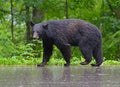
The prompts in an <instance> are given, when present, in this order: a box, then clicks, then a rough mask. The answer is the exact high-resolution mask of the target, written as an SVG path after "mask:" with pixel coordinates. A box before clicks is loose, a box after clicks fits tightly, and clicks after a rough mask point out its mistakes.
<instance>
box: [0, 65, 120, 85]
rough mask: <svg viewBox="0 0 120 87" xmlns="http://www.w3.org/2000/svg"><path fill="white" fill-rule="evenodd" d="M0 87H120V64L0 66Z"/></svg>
mask: <svg viewBox="0 0 120 87" xmlns="http://www.w3.org/2000/svg"><path fill="white" fill-rule="evenodd" d="M0 87H120V66H101V67H99V68H95V67H91V66H81V65H80V66H70V67H63V66H49V65H48V66H45V67H42V68H41V67H36V66H0Z"/></svg>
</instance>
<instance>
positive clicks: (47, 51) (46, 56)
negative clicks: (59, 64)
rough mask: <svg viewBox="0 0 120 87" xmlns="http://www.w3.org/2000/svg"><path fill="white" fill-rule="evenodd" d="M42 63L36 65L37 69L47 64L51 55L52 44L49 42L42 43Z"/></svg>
mask: <svg viewBox="0 0 120 87" xmlns="http://www.w3.org/2000/svg"><path fill="white" fill-rule="evenodd" d="M43 48H44V50H43V61H42V63H41V64H38V65H37V66H38V67H43V66H45V65H46V64H47V62H48V61H49V59H50V56H51V55H52V50H53V43H52V41H50V40H47V41H43Z"/></svg>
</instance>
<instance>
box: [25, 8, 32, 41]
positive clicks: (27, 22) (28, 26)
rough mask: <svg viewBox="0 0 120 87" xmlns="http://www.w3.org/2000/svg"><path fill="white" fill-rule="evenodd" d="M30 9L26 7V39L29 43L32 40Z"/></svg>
mask: <svg viewBox="0 0 120 87" xmlns="http://www.w3.org/2000/svg"><path fill="white" fill-rule="evenodd" d="M30 36H31V32H30V8H29V7H28V6H26V39H27V42H28V41H29V40H30Z"/></svg>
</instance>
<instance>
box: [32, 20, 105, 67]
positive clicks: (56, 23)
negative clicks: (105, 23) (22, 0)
mask: <svg viewBox="0 0 120 87" xmlns="http://www.w3.org/2000/svg"><path fill="white" fill-rule="evenodd" d="M35 32H37V33H38V35H39V38H42V40H43V48H44V53H43V62H42V63H41V64H39V65H38V66H44V65H46V63H47V62H48V61H49V59H50V56H51V55H52V50H53V45H56V46H57V47H58V49H59V50H60V51H61V53H62V54H63V56H64V59H65V61H66V64H65V66H69V65H70V58H71V50H70V46H79V48H80V50H81V52H82V54H83V56H84V58H85V61H84V62H82V63H81V64H82V65H86V64H89V63H90V62H91V60H92V56H93V57H94V58H95V60H96V64H91V65H92V66H100V65H101V64H102V62H103V58H102V49H101V48H102V40H101V38H102V36H101V33H100V32H99V30H98V29H97V28H96V27H95V26H94V25H93V24H91V23H88V22H85V21H83V20H77V19H67V20H53V21H48V22H43V23H39V24H35V25H34V26H33V36H37V35H34V34H36V33H35ZM34 38H35V37H34Z"/></svg>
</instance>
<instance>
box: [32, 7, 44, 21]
mask: <svg viewBox="0 0 120 87" xmlns="http://www.w3.org/2000/svg"><path fill="white" fill-rule="evenodd" d="M43 19H44V11H42V10H40V9H38V8H37V7H33V16H32V20H33V21H34V22H35V23H40V22H41V21H43Z"/></svg>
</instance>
